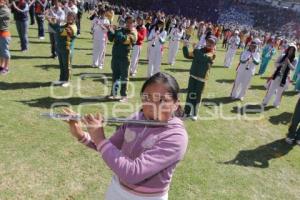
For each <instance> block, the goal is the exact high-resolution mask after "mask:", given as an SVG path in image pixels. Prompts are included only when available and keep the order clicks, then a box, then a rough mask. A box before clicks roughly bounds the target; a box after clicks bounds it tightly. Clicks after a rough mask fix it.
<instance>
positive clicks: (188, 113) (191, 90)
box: [182, 35, 217, 121]
mask: <svg viewBox="0 0 300 200" xmlns="http://www.w3.org/2000/svg"><path fill="white" fill-rule="evenodd" d="M216 41H217V38H216V37H215V36H213V35H209V36H208V37H207V38H206V43H205V44H206V46H205V47H203V48H201V49H200V48H195V49H194V51H193V52H189V50H188V45H189V43H188V42H185V44H184V46H183V49H182V50H183V55H184V57H185V58H188V59H193V62H192V66H191V69H190V78H189V84H188V89H187V90H188V92H187V98H186V105H185V107H184V117H187V118H191V119H192V120H194V121H196V120H197V119H198V117H197V114H198V107H199V104H200V103H201V99H202V93H203V91H204V88H205V85H206V82H207V79H208V75H209V71H210V68H211V66H212V64H213V61H214V59H215V57H216V56H215V46H216Z"/></svg>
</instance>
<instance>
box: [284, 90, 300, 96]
mask: <svg viewBox="0 0 300 200" xmlns="http://www.w3.org/2000/svg"><path fill="white" fill-rule="evenodd" d="M297 94H299V92H297V91H294V90H290V91H287V92H284V93H283V95H284V96H289V97H292V96H295V95H297Z"/></svg>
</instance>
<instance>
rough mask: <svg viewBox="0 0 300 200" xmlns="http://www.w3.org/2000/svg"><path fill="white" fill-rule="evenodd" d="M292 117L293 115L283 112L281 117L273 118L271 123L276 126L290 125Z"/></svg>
mask: <svg viewBox="0 0 300 200" xmlns="http://www.w3.org/2000/svg"><path fill="white" fill-rule="evenodd" d="M292 117H293V113H288V112H283V113H281V114H279V115H275V116H271V117H270V119H269V121H270V122H271V123H272V124H274V125H279V124H284V125H288V124H289V123H290V122H291V119H292Z"/></svg>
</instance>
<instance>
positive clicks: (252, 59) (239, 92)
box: [231, 41, 260, 101]
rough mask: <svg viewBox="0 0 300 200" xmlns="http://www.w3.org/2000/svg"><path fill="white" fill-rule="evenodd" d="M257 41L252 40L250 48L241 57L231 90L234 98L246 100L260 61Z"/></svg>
mask: <svg viewBox="0 0 300 200" xmlns="http://www.w3.org/2000/svg"><path fill="white" fill-rule="evenodd" d="M256 49H257V43H256V42H255V41H253V42H251V44H250V46H249V48H248V49H247V50H245V51H244V52H243V53H242V55H241V58H240V64H239V66H238V68H237V75H236V79H235V82H234V85H233V88H232V91H231V98H232V99H239V100H241V101H243V100H244V96H245V94H246V92H247V89H248V88H249V85H250V82H251V78H252V77H253V75H254V74H255V68H256V66H257V65H258V64H259V62H260V55H259V53H258V51H257V50H256Z"/></svg>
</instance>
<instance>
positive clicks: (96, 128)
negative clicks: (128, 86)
mask: <svg viewBox="0 0 300 200" xmlns="http://www.w3.org/2000/svg"><path fill="white" fill-rule="evenodd" d="M178 93H179V86H178V83H177V81H176V80H175V78H174V77H172V76H171V75H169V74H166V73H160V72H159V73H157V74H155V75H153V76H152V77H150V78H149V79H148V80H147V81H146V82H145V83H144V85H143V87H142V90H141V100H142V110H141V111H140V112H138V113H136V114H134V115H133V116H132V117H131V118H132V119H137V120H139V119H140V120H158V121H161V122H167V123H168V125H167V126H161V127H153V126H152V127H151V126H147V125H142V126H136V125H130V124H124V125H123V126H121V127H120V128H119V129H118V130H117V132H116V133H115V134H113V136H112V137H110V138H109V139H106V137H105V134H104V129H103V123H102V121H103V118H102V117H101V116H100V115H99V114H97V115H96V116H94V115H92V114H89V115H86V116H85V117H84V118H83V119H82V122H83V123H84V124H85V125H86V127H87V131H88V132H84V131H83V130H82V128H81V124H80V122H78V121H71V120H70V121H68V123H69V126H70V131H71V133H72V135H73V136H75V137H76V138H77V139H78V140H79V141H80V142H81V143H83V144H85V145H86V146H88V147H90V148H92V149H94V150H96V151H98V152H99V154H100V155H101V157H102V159H103V160H104V161H105V163H106V164H107V165H108V167H109V168H110V169H111V170H112V171H113V172H114V176H113V178H112V182H111V184H110V186H109V188H108V190H107V192H106V196H105V199H106V200H146V199H147V200H167V199H168V191H169V186H170V183H171V179H172V175H173V173H174V169H175V167H176V165H177V163H178V162H179V161H180V160H182V159H183V157H184V154H185V152H186V149H187V144H188V136H187V132H186V130H185V128H184V125H183V122H182V121H181V120H180V119H179V118H177V117H176V113H178V111H179V110H180V106H179V97H178ZM65 113H66V114H69V115H74V114H76V113H74V112H73V111H71V110H69V109H66V110H65Z"/></svg>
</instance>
